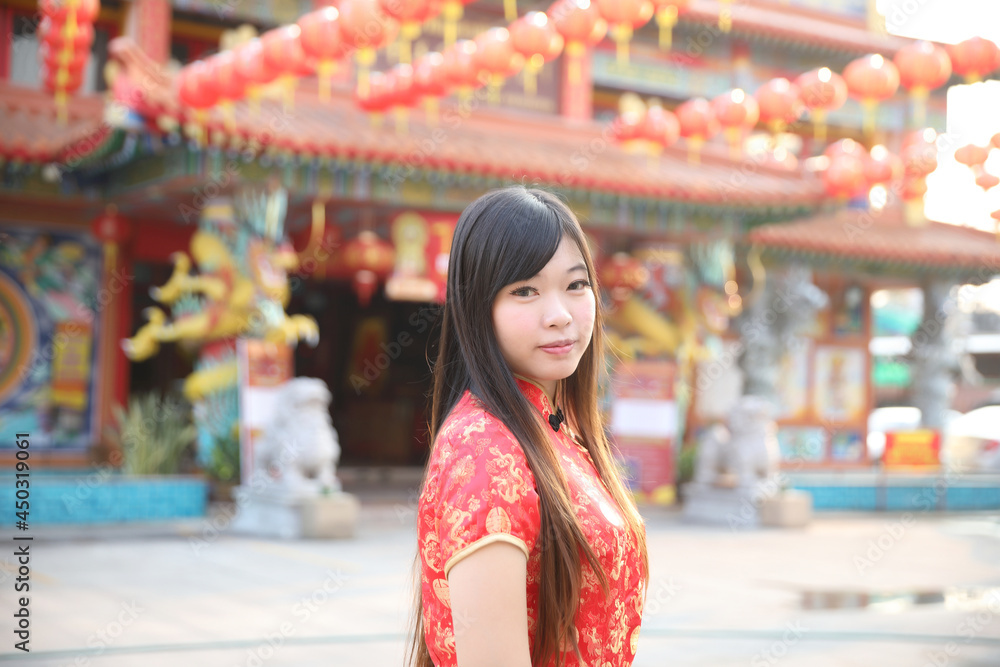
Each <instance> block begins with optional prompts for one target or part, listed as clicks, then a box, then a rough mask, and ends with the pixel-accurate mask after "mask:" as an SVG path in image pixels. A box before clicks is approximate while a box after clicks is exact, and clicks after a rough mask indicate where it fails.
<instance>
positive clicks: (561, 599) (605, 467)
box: [411, 187, 648, 667]
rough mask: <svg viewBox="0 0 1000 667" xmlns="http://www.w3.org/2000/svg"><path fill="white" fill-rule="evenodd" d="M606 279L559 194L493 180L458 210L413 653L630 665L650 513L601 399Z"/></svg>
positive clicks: (432, 660)
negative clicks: (599, 279)
mask: <svg viewBox="0 0 1000 667" xmlns="http://www.w3.org/2000/svg"><path fill="white" fill-rule="evenodd" d="M596 290H597V288H596V284H595V272H594V263H593V259H592V258H591V254H590V250H589V248H588V246H587V242H586V239H585V237H584V235H583V231H582V230H581V228H580V224H579V222H577V220H576V218H575V217H574V215H573V213H572V212H571V211H570V210H569V209H568V208H567V207H566V205H565V204H563V203H562V202H561V201H560V200H558V199H557V198H556V197H554V196H553V195H551V194H549V193H547V192H544V191H541V190H533V189H526V188H523V187H512V188H506V189H502V190H494V191H492V192H489V193H487V194H486V195H484V196H482V197H480V198H479V199H477V200H476V201H475V202H473V203H472V204H470V205H469V207H468V208H466V209H465V211H464V212H463V213H462V216H461V218H460V219H459V221H458V225H457V227H456V229H455V236H454V240H453V242H452V248H451V257H450V262H449V267H448V290H447V295H448V296H447V300H446V302H445V305H444V311H443V313H442V322H441V337H440V340H439V345H438V350H437V359H436V361H435V363H434V386H433V392H432V406H431V423H430V431H431V439H432V442H433V446H432V448H431V454H430V460H429V461H428V464H427V471H426V475H425V478H424V484H423V488H422V489H421V493H420V500H419V510H418V566H419V570H420V585H419V586H418V587H417V603H416V608H415V617H416V619H415V623H414V628H413V645H412V647H411V657H412V658H413V664H415V665H416V666H417V667H430V666H431V665H436V667H451V666H456V665H457V666H458V667H480V666H483V665H504V666H505V667H529V666H531V665H536V666H540V665H546V666H547V665H590V666H600V667H605V666H606V665H611V666H614V667H618V666H624V665H631V664H632V660H633V659H634V657H635V649H636V641H637V638H638V630H639V623H640V620H641V616H642V607H643V602H644V599H645V588H646V584H647V582H648V560H647V557H646V540H645V527H644V525H643V523H642V519H641V517H640V516H639V513H638V511H637V510H636V507H635V505H634V503H633V502H632V500H631V497H630V495H629V494H628V492H627V490H626V489H625V488H624V486H623V484H622V482H621V481H620V479H619V478H618V476H617V473H616V469H615V465H614V461H613V459H612V454H611V449H610V446H609V444H608V440H607V438H606V436H605V434H604V429H603V428H602V424H601V419H600V415H599V411H598V406H597V388H598V381H599V374H600V373H601V372H602V371H603V369H604V360H603V359H604V357H603V346H604V340H603V330H602V322H601V313H600V309H599V307H598V298H597V291H596Z"/></svg>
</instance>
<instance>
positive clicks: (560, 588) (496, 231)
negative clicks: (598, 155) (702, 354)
mask: <svg viewBox="0 0 1000 667" xmlns="http://www.w3.org/2000/svg"><path fill="white" fill-rule="evenodd" d="M563 235H566V236H568V237H569V238H570V239H572V240H573V242H574V243H576V245H577V247H578V248H579V249H580V253H581V254H582V255H583V259H584V262H585V263H586V265H587V274H588V276H589V280H590V282H591V284H592V285H593V286H594V290H595V291H596V290H597V289H598V285H597V273H596V271H595V270H594V261H593V257H592V256H591V252H590V248H589V246H588V245H587V240H586V238H585V237H584V234H583V230H582V229H581V228H580V223H579V222H578V221H577V219H576V216H574V215H573V212H572V211H570V209H569V208H568V207H567V206H566V204H564V203H563V202H562V201H561V200H559V199H558V198H557V197H556V196H555V195H553V194H551V193H549V192H546V191H544V190H537V189H528V188H525V187H522V186H514V187H508V188H503V189H500V190H493V191H490V192H488V193H486V194H485V195H483V196H482V197H480V198H479V199H477V200H476V201H474V202H472V204H470V205H469V206H468V207H467V208H466V209H465V210H464V211H463V212H462V215H461V217H460V218H459V220H458V225H457V226H456V228H455V235H454V238H453V240H452V246H451V257H450V260H449V265H448V289H447V299H446V301H445V305H444V310H443V313H442V317H441V336H440V339H439V342H438V350H437V358H436V360H435V362H434V381H433V389H432V394H431V396H432V403H431V414H430V437H431V442H432V443H433V442H434V438H435V437H436V436H437V433H438V431H439V430H440V429H441V426H442V425H443V424H444V421H445V419H446V418H447V416H448V414H449V413H450V412H451V410H452V408H454V407H455V404H456V403H458V401H459V399H460V398H461V397H462V395H463V394H464V393H465V391H466V390H467V389H471V390H472V392H473V393H474V394H475V395H476V397H477V398H478V399H479V400H480V401H481V402H482V403H483V405H484V406H485V408H486V410H487V411H488V412H489V413H490V414H492V415H493V416H495V417H496V418H497V419H499V420H500V421H502V422H503V423H504V424H505V425H506V426H507V428H508V429H510V431H511V433H513V435H514V436H515V437H516V438H517V440H518V442H519V443H520V445H521V448H522V449H523V450H524V454H525V457H526V459H527V462H528V466H529V467H530V468H531V472H532V473H533V475H534V477H535V486H536V487H537V490H538V496H539V499H540V509H541V533H540V536H539V544H540V546H541V577H540V584H539V596H538V605H539V609H538V620H537V624H536V626H535V637H534V642H533V643H532V646H531V663H532V664H533V665H537V664H547V662H548V661H549V660H550V659H551V658H552V656H555V658H556V665H560V664H562V653H561V650H560V647H562V646H572V648H573V651H574V652H575V653H576V654H577V656H578V657H579V655H580V649H579V645H578V642H577V638H576V636H575V633H574V620H575V616H576V611H577V606H578V602H579V599H580V587H581V580H582V561H581V559H580V554H581V553H582V554H583V557H584V558H586V559H587V561H588V562H589V563H590V566H591V568H592V569H593V571H594V573H595V574H596V575H597V578H598V581H599V582H600V583H601V586H602V588H603V589H604V593H605V595H607V592H608V583H607V576H606V574H605V572H604V570H603V568H602V567H601V564H600V562H599V561H598V559H597V557H596V556H595V554H594V552H593V550H592V549H591V547H590V545H589V544H588V543H587V540H586V538H585V537H584V533H583V530H582V529H581V527H580V524H579V522H578V521H577V519H576V513H575V511H574V507H573V501H572V498H571V497H570V495H569V492H568V490H567V486H566V480H565V477H564V475H563V472H562V467H561V466H560V464H559V461H558V459H557V457H556V454H555V451H554V450H553V448H552V446H551V441H550V433H551V430H550V429H548V427H547V426H545V425H543V423H542V420H541V418H540V416H539V415H538V412H537V410H535V409H534V407H533V406H532V405H531V403H530V402H529V401H528V399H527V398H526V397H525V396H524V394H523V393H522V392H521V390H520V389H519V388H518V386H517V383H516V381H515V379H514V375H513V373H512V371H511V370H510V368H509V367H508V366H507V363H506V361H504V358H503V355H502V353H501V351H500V346H499V344H498V342H497V339H496V333H495V331H494V329H493V301H494V299H495V297H496V295H497V294H498V293H499V292H500V290H501V289H502V288H503V287H505V286H507V285H510V284H511V283H514V282H519V281H523V280H526V279H528V278H530V277H532V276H534V275H535V274H537V273H538V272H539V271H541V270H542V268H543V267H544V266H545V265H546V264H548V262H549V260H550V259H551V258H552V256H553V255H554V254H555V252H556V249H557V248H558V246H559V243H560V241H561V240H562V238H563ZM597 301H598V306H597V317H596V320H595V323H594V333H593V338H592V339H591V343H590V346H589V347H588V348H587V350H586V351H585V352H584V354H583V357H582V358H581V359H580V363H579V365H578V366H577V369H576V372H574V373H573V374H572V375H571V376H570V377H568V378H566V379H564V380H561V381H559V382H558V383H557V388H556V397H557V402H558V403H559V405H560V406H561V407H562V408H563V410H564V413H565V414H566V416H567V419H568V420H569V423H570V424H572V425H573V426H574V427H575V429H576V430H577V432H578V433H579V434H580V436H581V438H582V440H583V445H584V446H585V447H586V448H587V450H588V451H589V452H590V455H591V458H592V459H593V461H594V465H595V467H596V468H597V471H598V473H599V474H600V476H601V478H602V479H603V480H604V483H605V484H606V485H607V487H608V490H609V491H610V492H611V495H612V496H613V497H614V499H615V500H616V501H617V503H618V505H619V507H620V508H621V510H622V514H623V515H624V517H625V520H626V522H627V524H628V526H629V529H630V530H631V532H632V534H633V536H634V538H635V540H636V542H637V544H638V547H639V551H640V554H641V557H642V563H643V573H644V577H645V579H646V581H647V583H648V579H649V567H648V557H647V554H646V540H645V533H644V531H643V530H642V526H641V523H642V519H641V517H640V516H639V512H638V510H637V509H636V506H635V503H634V502H633V500H632V497H631V495H630V494H629V493H628V491H627V490H626V488H625V486H624V485H623V483H622V481H621V479H620V477H619V476H618V473H617V469H616V467H615V464H614V460H613V456H612V453H611V446H610V444H609V442H608V439H607V436H606V435H605V432H604V427H603V424H602V420H601V415H600V411H599V409H598V405H597V388H598V383H599V382H600V380H601V374H602V373H604V372H605V364H604V330H603V316H602V313H601V307H600V299H598V300H597ZM425 482H426V480H425ZM415 569H416V570H417V571H418V572H419V556H418V558H417V563H416V564H415ZM422 602H423V601H422V595H421V587H420V578H419V575H418V576H417V581H416V592H415V605H414V622H413V626H412V628H411V632H412V635H411V645H410V651H409V658H410V659H409V660H408V661H407V662H409V663H410V664H412V665H414V667H432V665H433V663H432V662H431V659H430V655H429V653H428V650H427V645H426V642H425V636H424V628H423V604H422Z"/></svg>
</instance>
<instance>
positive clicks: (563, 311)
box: [545, 297, 573, 328]
mask: <svg viewBox="0 0 1000 667" xmlns="http://www.w3.org/2000/svg"><path fill="white" fill-rule="evenodd" d="M572 321H573V315H572V314H571V313H570V312H569V308H567V307H566V304H564V303H563V302H562V299H560V298H558V297H557V298H553V299H551V300H550V301H549V303H547V304H546V309H545V326H546V327H553V328H562V327H565V326H567V325H569V323H570V322H572Z"/></svg>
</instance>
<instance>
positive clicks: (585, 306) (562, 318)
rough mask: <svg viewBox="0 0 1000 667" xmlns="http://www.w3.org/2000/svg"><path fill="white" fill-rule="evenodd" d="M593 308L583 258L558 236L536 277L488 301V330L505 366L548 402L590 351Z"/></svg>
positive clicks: (593, 302)
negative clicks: (544, 394)
mask: <svg viewBox="0 0 1000 667" xmlns="http://www.w3.org/2000/svg"><path fill="white" fill-rule="evenodd" d="M596 306H597V303H596V300H595V296H594V290H593V289H592V288H591V285H590V277H589V276H588V275H587V265H586V264H585V263H584V261H583V255H582V254H581V253H580V249H579V248H577V246H576V244H575V243H574V242H573V240H572V239H570V238H568V237H567V236H565V235H563V238H562V241H560V243H559V247H558V248H557V249H556V253H555V254H554V255H553V256H552V259H550V260H549V263H548V264H546V265H545V267H544V268H542V270H541V271H539V272H538V274H537V275H536V276H534V277H532V278H529V279H528V280H525V281H522V282H516V283H512V284H510V285H507V286H506V287H504V288H503V289H501V290H500V293H499V294H497V296H496V298H495V299H494V300H493V328H494V330H495V331H496V336H497V341H498V342H499V344H500V351H501V352H502V353H503V356H504V359H505V360H506V361H507V365H508V366H510V368H511V370H512V371H514V372H515V373H517V374H518V375H523V376H524V377H527V378H530V379H532V380H535V381H537V382H538V383H539V384H541V385H542V387H543V388H544V389H545V391H546V392H547V393H548V394H549V396H550V397H551V396H552V395H553V393H554V392H555V387H556V382H558V381H559V380H562V379H563V378H567V377H569V376H570V375H572V374H573V372H574V371H576V367H577V364H579V363H580V357H582V356H583V353H584V351H585V350H586V349H587V346H588V345H590V338H591V336H592V335H593V333H594V317H595V311H596Z"/></svg>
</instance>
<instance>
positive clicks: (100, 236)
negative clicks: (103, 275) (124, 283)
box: [90, 204, 132, 273]
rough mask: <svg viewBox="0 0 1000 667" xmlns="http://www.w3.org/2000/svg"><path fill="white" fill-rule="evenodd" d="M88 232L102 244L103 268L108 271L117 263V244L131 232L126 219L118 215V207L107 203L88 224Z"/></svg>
mask: <svg viewBox="0 0 1000 667" xmlns="http://www.w3.org/2000/svg"><path fill="white" fill-rule="evenodd" d="M90 232H91V234H93V235H94V236H95V237H96V238H97V240H98V241H100V242H101V243H102V244H103V245H104V269H105V271H106V272H108V273H110V272H112V271H114V269H115V267H116V266H117V265H118V246H120V245H121V244H123V243H125V242H126V241H127V240H128V239H129V236H131V234H132V229H131V226H130V225H129V223H128V220H126V219H125V218H123V217H122V216H120V215H118V207H117V206H115V205H114V204H108V205H107V206H106V207H105V208H104V212H103V213H101V215H99V216H97V218H96V219H95V220H94V221H93V222H92V223H91V224H90Z"/></svg>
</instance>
